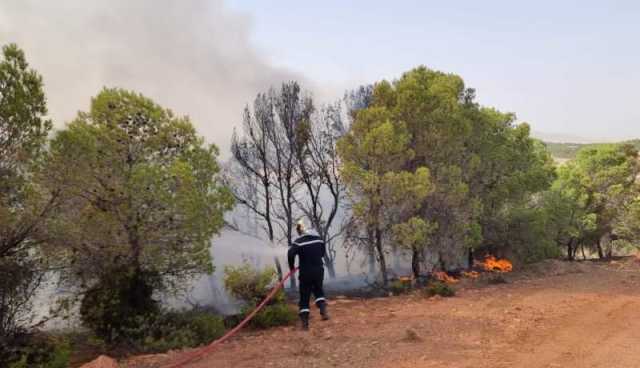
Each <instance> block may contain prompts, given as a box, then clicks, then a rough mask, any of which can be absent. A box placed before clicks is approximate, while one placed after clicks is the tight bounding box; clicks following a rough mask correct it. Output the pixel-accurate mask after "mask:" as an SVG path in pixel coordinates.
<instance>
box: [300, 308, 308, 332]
mask: <svg viewBox="0 0 640 368" xmlns="http://www.w3.org/2000/svg"><path fill="white" fill-rule="evenodd" d="M300 321H301V322H302V330H303V331H308V330H309V312H304V313H300Z"/></svg>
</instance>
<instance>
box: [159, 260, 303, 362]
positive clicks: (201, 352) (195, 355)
mask: <svg viewBox="0 0 640 368" xmlns="http://www.w3.org/2000/svg"><path fill="white" fill-rule="evenodd" d="M297 270H298V269H297V268H294V269H293V270H291V271H289V273H288V274H287V275H286V276H285V277H284V278H282V280H281V281H280V282H279V283H278V284H277V285H276V286H275V287H274V288H273V289H272V290H271V292H270V293H269V295H267V297H266V298H265V299H264V300H263V301H262V302H261V303H260V304H258V306H257V307H256V309H254V310H253V312H251V313H250V314H249V315H248V316H247V317H245V319H244V320H242V322H240V324H238V325H237V326H236V327H234V328H233V329H232V330H230V331H229V332H227V333H226V334H224V336H222V337H221V338H219V339H217V340H215V341H213V342H212V343H211V344H209V345H207V346H205V347H202V348H201V349H198V350H196V351H194V352H191V353H189V354H187V355H186V356H185V357H183V358H182V359H181V360H179V361H178V362H177V363H171V364H170V365H166V366H164V368H179V367H183V366H185V365H186V364H189V363H191V362H193V361H194V360H196V359H200V358H202V357H203V356H205V355H207V354H209V353H210V352H211V351H213V350H214V349H215V348H216V347H217V346H218V345H220V344H222V343H223V342H225V341H226V340H227V339H229V338H230V337H231V336H233V335H235V334H236V333H237V332H238V331H240V330H241V329H242V327H244V325H246V324H247V323H249V321H251V319H252V318H253V317H254V316H255V315H256V314H257V313H258V312H260V310H261V309H262V308H263V307H264V306H265V305H266V304H267V303H268V302H269V300H271V299H272V298H273V297H274V296H275V295H276V293H277V292H278V290H280V288H282V286H284V283H285V282H286V281H287V280H288V279H289V277H291V276H292V275H293V274H294V273H295V272H296V271H297Z"/></svg>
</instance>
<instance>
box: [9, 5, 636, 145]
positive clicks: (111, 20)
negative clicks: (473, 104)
mask: <svg viewBox="0 0 640 368" xmlns="http://www.w3.org/2000/svg"><path fill="white" fill-rule="evenodd" d="M639 19H640V3H636V2H633V1H627V2H622V1H598V2H590V1H535V2H516V1H490V0H485V1H477V0H474V1H461V0H460V1H417V0H416V1H408V0H395V1H388V0H387V1H372V0H368V1H329V0H326V1H316V2H312V1H288V0H286V1H285V0H279V1H263V0H227V1H222V0H180V1H177V0H109V1H107V0H103V1H97V0H96V1H85V0H62V1H45V0H42V1H35V0H0V44H2V43H6V42H17V43H19V45H20V46H21V47H23V48H24V49H25V50H26V52H27V56H28V58H29V61H30V62H31V64H32V65H33V66H34V67H36V68H37V69H38V70H39V71H40V72H41V73H42V74H43V76H44V78H45V83H46V88H47V93H48V98H49V102H50V110H51V113H52V115H53V117H54V118H55V119H56V121H57V123H58V126H60V125H61V124H62V122H64V121H66V120H69V119H70V118H71V117H72V116H74V114H75V112H76V111H77V110H80V109H82V110H84V109H86V108H87V106H88V104H89V99H90V97H91V96H93V95H95V94H96V93H97V92H98V91H99V89H100V88H101V87H102V86H105V85H106V86H121V87H124V88H129V89H135V90H138V91H140V92H142V93H144V94H146V95H148V96H150V97H152V98H154V99H156V100H157V101H158V102H160V103H161V104H163V105H165V106H167V107H171V108H172V109H174V110H175V111H176V112H177V113H179V114H188V115H190V116H192V118H193V120H194V123H195V124H196V126H197V127H198V129H199V130H200V131H201V132H202V134H203V135H205V136H206V137H207V138H208V139H209V140H210V141H212V142H215V143H217V144H218V145H220V146H221V148H222V149H223V151H225V155H226V151H227V150H228V141H229V138H230V134H231V131H232V127H233V126H234V125H237V124H238V123H239V121H240V117H241V110H242V107H243V106H244V105H245V104H246V103H247V102H250V101H251V100H252V99H253V97H254V96H255V94H256V93H258V92H260V91H262V90H264V89H265V88H267V87H268V86H269V85H272V84H279V83H280V82H281V81H283V80H287V79H293V78H295V79H298V80H302V82H303V84H304V85H306V86H307V87H308V88H310V89H312V90H313V91H314V92H315V93H316V95H317V96H318V97H319V98H320V99H323V100H328V99H332V98H337V97H339V96H340V95H342V93H343V92H344V90H345V89H346V88H353V87H355V86H357V85H359V84H362V83H367V82H372V81H376V80H379V79H381V78H388V79H393V78H396V77H398V76H399V75H400V74H401V73H402V72H404V71H406V70H408V69H410V68H412V67H414V66H417V65H420V64H424V65H427V66H429V67H431V68H435V69H440V70H443V71H447V72H453V73H457V74H459V75H461V76H462V77H463V78H464V79H465V81H466V82H467V85H468V86H470V87H474V88H476V89H477V94H478V97H479V101H480V102H481V103H482V104H485V105H491V106H494V107H497V108H498V109H500V110H504V111H511V112H515V113H516V114H517V115H518V117H519V118H520V120H524V121H528V122H529V123H531V125H532V126H533V128H534V130H536V131H540V132H549V133H563V134H567V135H571V136H577V137H585V138H591V139H617V138H631V137H640V109H638V108H637V107H636V106H637V105H638V104H637V103H636V100H637V98H638V97H639V93H638V92H637V91H638V88H637V86H640V68H639V66H640V47H639V46H638V44H639V42H638V41H639V40H640V21H639Z"/></svg>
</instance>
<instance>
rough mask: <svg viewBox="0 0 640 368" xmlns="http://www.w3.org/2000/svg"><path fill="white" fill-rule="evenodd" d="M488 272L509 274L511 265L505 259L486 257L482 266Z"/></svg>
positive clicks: (511, 268)
mask: <svg viewBox="0 0 640 368" xmlns="http://www.w3.org/2000/svg"><path fill="white" fill-rule="evenodd" d="M482 266H483V267H484V269H485V271H488V272H511V271H513V264H512V263H511V262H509V261H508V260H506V259H496V257H494V256H486V257H485V259H484V263H483V264H482Z"/></svg>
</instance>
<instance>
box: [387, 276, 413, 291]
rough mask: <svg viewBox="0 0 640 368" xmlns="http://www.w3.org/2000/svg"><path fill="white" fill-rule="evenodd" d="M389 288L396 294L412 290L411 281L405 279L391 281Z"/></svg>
mask: <svg viewBox="0 0 640 368" xmlns="http://www.w3.org/2000/svg"><path fill="white" fill-rule="evenodd" d="M388 289H389V291H390V292H391V293H393V294H394V295H402V294H406V293H408V292H409V291H411V282H410V281H404V280H400V279H398V280H393V281H391V282H390V283H389V286H388Z"/></svg>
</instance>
